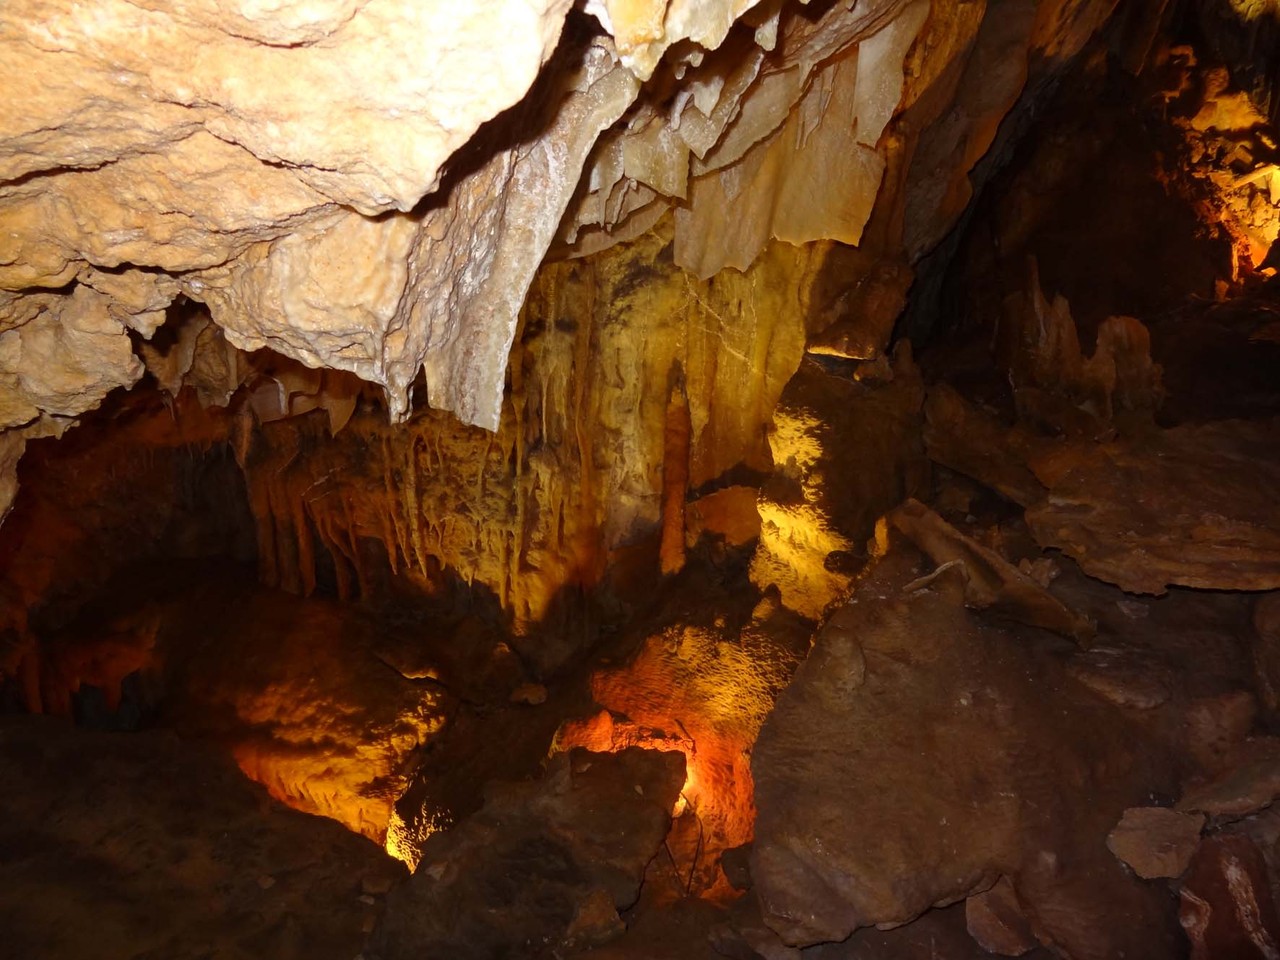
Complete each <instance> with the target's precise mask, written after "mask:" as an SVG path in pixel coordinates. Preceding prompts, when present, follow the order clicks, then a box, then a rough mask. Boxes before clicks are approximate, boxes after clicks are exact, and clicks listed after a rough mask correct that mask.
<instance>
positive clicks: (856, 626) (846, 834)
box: [751, 552, 1171, 958]
mask: <svg viewBox="0 0 1280 960" xmlns="http://www.w3.org/2000/svg"><path fill="white" fill-rule="evenodd" d="M915 574H916V569H915V567H914V563H913V562H910V561H907V560H906V558H905V557H904V556H903V555H901V554H895V553H893V552H891V553H890V554H889V556H888V558H887V559H885V560H882V561H880V563H879V564H878V565H877V566H876V567H875V568H874V571H873V572H872V574H871V575H869V576H867V577H865V578H864V579H863V580H862V581H860V583H859V588H858V590H857V592H856V593H855V594H854V597H853V599H852V601H851V602H850V608H849V609H850V610H851V611H853V612H852V613H851V616H852V619H853V621H854V623H853V624H852V625H851V626H850V630H851V632H852V634H853V635H854V636H856V637H857V647H858V656H857V657H851V656H850V654H849V652H848V651H846V652H844V653H841V652H840V651H839V650H838V649H837V648H835V647H831V646H830V645H829V644H826V643H824V641H823V638H821V637H820V638H819V640H818V643H817V645H815V647H814V649H813V651H812V653H811V654H810V657H809V659H808V660H807V661H806V662H805V663H804V664H802V665H801V667H800V669H799V671H798V672H797V674H796V678H795V680H794V681H793V683H792V685H791V686H790V687H789V688H788V689H787V690H786V691H784V692H783V694H782V696H781V697H780V698H779V701H778V706H777V707H776V708H775V710H774V713H773V714H772V715H771V716H770V718H769V720H768V721H767V722H766V723H765V726H764V729H763V730H762V732H761V736H760V740H759V741H758V743H757V745H756V749H755V753H754V756H753V761H752V769H753V773H754V775H755V779H756V803H757V807H758V810H759V816H758V819H757V823H756V838H755V843H754V846H753V851H752V858H751V866H752V878H753V880H754V883H755V886H754V889H755V891H756V893H757V894H758V895H759V897H760V900H761V903H762V905H763V908H764V914H765V919H766V921H767V922H768V923H769V924H770V926H772V927H773V928H774V929H776V930H777V931H778V932H779V933H780V934H781V935H782V938H783V940H784V941H786V942H788V943H792V944H806V943H814V942H818V941H823V940H833V939H835V940H838V939H842V938H843V937H845V936H847V935H848V933H849V932H850V931H851V930H853V929H855V928H856V927H860V926H864V925H867V924H892V923H902V922H905V921H907V920H910V919H911V918H913V917H915V916H917V915H918V914H919V913H921V912H922V911H924V910H925V909H927V908H928V907H929V906H931V905H933V904H935V903H946V902H950V901H953V900H956V899H959V898H962V897H964V896H967V895H970V894H972V893H976V892H979V891H981V890H983V889H986V888H987V887H989V886H990V885H991V884H992V883H993V882H994V881H995V880H996V878H997V877H998V876H1000V875H1002V874H1003V875H1006V876H1009V877H1010V878H1011V880H1012V882H1013V884H1014V887H1015V889H1016V890H1017V893H1018V897H1019V900H1020V902H1021V903H1022V904H1023V906H1024V909H1025V910H1026V913H1027V916H1028V919H1029V920H1030V922H1031V924H1032V927H1033V929H1035V930H1036V931H1037V933H1038V934H1039V935H1040V936H1041V937H1042V938H1045V937H1049V938H1052V940H1053V942H1054V943H1056V944H1058V946H1059V949H1061V950H1063V951H1064V952H1065V953H1066V954H1067V955H1068V956H1072V957H1099V958H1101V957H1104V956H1114V955H1116V954H1117V953H1118V952H1119V951H1121V950H1123V951H1124V952H1126V953H1127V954H1129V955H1132V956H1152V957H1157V956H1164V955H1165V951H1167V950H1168V949H1171V947H1170V941H1169V940H1168V939H1167V935H1168V924H1167V921H1168V920H1169V919H1170V918H1169V917H1168V915H1167V914H1166V913H1165V912H1164V911H1165V908H1164V906H1162V904H1161V902H1160V899H1159V897H1158V896H1157V895H1153V894H1152V892H1151V891H1148V890H1146V889H1145V888H1143V887H1141V886H1139V885H1137V881H1133V880H1132V879H1131V878H1127V877H1126V876H1125V874H1124V872H1123V870H1122V869H1121V868H1120V866H1119V865H1118V864H1117V863H1116V862H1115V860H1114V858H1112V857H1111V856H1110V854H1109V853H1107V852H1106V850H1105V846H1103V844H1102V842H1101V840H1102V837H1104V836H1105V834H1106V832H1107V831H1108V830H1110V829H1111V827H1112V826H1113V825H1114V823H1115V821H1116V819H1118V818H1119V815H1120V811H1121V810H1122V809H1124V808H1125V807H1126V806H1129V805H1132V803H1133V802H1135V801H1138V800H1139V799H1140V798H1142V797H1144V796H1145V795H1146V794H1147V792H1148V791H1149V790H1150V789H1152V788H1153V787H1154V786H1156V784H1157V781H1159V780H1160V779H1161V776H1162V775H1160V774H1158V773H1156V772H1155V769H1154V768H1152V767H1150V766H1148V764H1150V763H1152V762H1153V760H1154V756H1155V755H1156V753H1157V752H1158V748H1156V747H1155V746H1154V745H1153V744H1151V743H1150V742H1147V741H1146V737H1145V736H1144V735H1143V734H1141V733H1139V732H1138V730H1137V729H1136V728H1135V727H1133V726H1131V724H1130V722H1129V721H1127V720H1126V719H1124V718H1123V717H1122V716H1121V715H1120V714H1119V713H1118V712H1117V711H1115V710H1114V708H1112V707H1110V706H1109V705H1105V704H1102V703H1100V702H1096V701H1093V700H1092V698H1091V696H1090V695H1089V694H1087V693H1086V692H1085V691H1084V690H1082V689H1081V688H1079V687H1077V686H1075V684H1074V683H1073V682H1072V681H1071V680H1069V679H1068V678H1067V677H1065V676H1064V675H1063V673H1062V672H1061V667H1060V666H1057V665H1055V664H1053V663H1052V661H1050V660H1046V659H1044V658H1042V657H1040V656H1037V655H1036V654H1035V652H1034V649H1033V646H1032V645H1029V644H1028V639H1027V638H1026V637H1021V638H1015V637H1014V636H1012V635H1011V634H1009V633H1007V632H1004V631H1001V630H997V629H994V628H992V627H990V626H986V625H981V624H980V623H978V622H977V621H975V620H974V619H973V615H972V614H970V613H968V612H966V611H965V610H964V608H963V593H962V591H961V590H960V588H959V586H958V585H957V586H956V588H955V589H951V588H949V587H947V585H946V584H945V583H944V582H943V581H942V580H938V581H935V584H934V586H932V587H931V588H930V589H928V590H924V591H919V592H916V593H912V594H908V595H905V596H904V595H903V594H902V592H901V591H902V588H903V586H905V585H906V584H907V583H909V582H910V581H911V580H912V579H913V578H914V576H915ZM859 675H861V680H860V681H859ZM889 704H892V705H894V706H893V707H892V708H889V707H888V706H887V705H889ZM1051 704H1052V705H1051ZM1086 717H1088V718H1091V719H1085V718H1086ZM1059 724H1061V725H1059ZM1082 731H1088V733H1087V734H1084V735H1083V736H1082ZM904 755H911V756H917V757H918V756H924V757H927V758H928V762H927V763H913V764H904V763H903V762H902V760H901V758H902V756H904ZM1102 770H1106V771H1107V773H1106V774H1105V775H1102V776H1101V778H1100V779H1099V771H1102ZM1081 796H1087V797H1089V802H1088V803H1087V804H1083V805H1082V804H1081V803H1080V802H1079V798H1080V797H1081ZM1125 798H1128V799H1127V800H1126V799H1125ZM872 825H874V826H873V828H872ZM1089 835H1092V836H1093V837H1094V840H1093V841H1087V840H1083V839H1082V838H1083V837H1085V836H1089ZM1094 844H1096V847H1097V848H1100V849H1101V853H1099V852H1098V850H1097V849H1095V848H1094ZM1090 851H1092V852H1090ZM1111 911H1116V913H1115V914H1114V916H1115V920H1114V922H1112V921H1102V920H1100V919H1099V917H1100V916H1102V915H1104V914H1106V915H1111ZM1125 911H1130V912H1131V917H1130V921H1129V922H1124V921H1121V920H1120V917H1121V916H1122V915H1123V914H1124V912H1125ZM1138 916H1141V917H1144V918H1145V920H1144V921H1143V922H1142V923H1137V922H1136V921H1134V920H1133V919H1132V918H1133V917H1138ZM1131 924H1133V925H1136V926H1142V927H1144V929H1145V930H1146V931H1148V932H1145V933H1143V934H1142V935H1140V936H1139V935H1133V934H1131V933H1125V932H1123V931H1124V930H1126V929H1129V930H1132V929H1135V926H1132V925H1131ZM1152 930H1156V931H1164V933H1162V934H1160V935H1158V936H1156V937H1155V938H1154V939H1153V938H1152V936H1151V934H1150V932H1149V931H1152ZM1122 941H1123V942H1122Z"/></svg>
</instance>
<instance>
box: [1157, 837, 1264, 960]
mask: <svg viewBox="0 0 1280 960" xmlns="http://www.w3.org/2000/svg"><path fill="white" fill-rule="evenodd" d="M1181 897H1182V906H1181V913H1180V919H1181V921H1182V927H1183V929H1184V930H1185V931H1186V933H1187V938H1188V939H1189V940H1190V941H1191V956H1192V960H1215V958H1218V957H1223V958H1225V957H1230V958H1232V960H1251V958H1258V960H1274V958H1275V957H1280V916H1277V911H1276V905H1275V902H1274V900H1273V899H1272V896H1271V890H1270V887H1269V885H1268V882H1267V868H1266V863H1265V861H1264V859H1263V856H1262V853H1261V852H1260V851H1259V850H1258V848H1257V846H1256V845H1255V844H1254V843H1253V841H1251V840H1250V839H1248V838H1247V837H1244V836H1238V835H1237V836H1232V835H1223V836H1216V837H1210V838H1209V839H1207V840H1205V841H1204V843H1202V844H1201V845H1200V850H1199V851H1198V852H1197V853H1196V856H1195V858H1194V859H1193V860H1192V863H1191V867H1190V869H1189V870H1188V872H1187V875H1186V877H1185V879H1184V880H1183V884H1182V890H1181Z"/></svg>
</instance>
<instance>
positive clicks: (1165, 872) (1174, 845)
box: [1107, 807, 1204, 879]
mask: <svg viewBox="0 0 1280 960" xmlns="http://www.w3.org/2000/svg"><path fill="white" fill-rule="evenodd" d="M1203 828H1204V817H1203V816H1202V815H1199V814H1187V813H1179V812H1178V811H1176V810H1170V809H1168V808H1167V807H1132V808H1130V809H1128V810H1126V811H1125V812H1124V816H1123V817H1121V818H1120V822H1119V823H1118V824H1116V828H1115V829H1114V830H1112V831H1111V833H1109V834H1108V835H1107V848H1108V849H1110V851H1111V852H1112V853H1114V854H1115V855H1116V856H1117V857H1119V858H1120V859H1121V860H1123V861H1124V862H1125V863H1127V864H1128V865H1129V866H1130V867H1132V868H1133V872H1134V873H1136V874H1137V875H1138V876H1140V877H1144V878H1146V879H1151V878H1153V877H1180V876H1182V873H1183V871H1184V870H1186V869H1187V865H1188V864H1189V863H1190V862H1191V857H1192V855H1193V854H1194V853H1195V852H1196V846H1197V845H1198V844H1199V843H1200V831H1201V830H1202V829H1203Z"/></svg>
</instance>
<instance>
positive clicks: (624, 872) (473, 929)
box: [372, 749, 684, 960]
mask: <svg viewBox="0 0 1280 960" xmlns="http://www.w3.org/2000/svg"><path fill="white" fill-rule="evenodd" d="M683 781H684V757H683V756H682V755H681V754H679V753H675V752H672V753H659V752H656V751H646V750H636V749H631V750H624V751H622V752H621V753H617V754H593V753H590V752H588V751H585V750H578V751H574V752H572V753H570V754H565V755H562V756H560V757H558V758H556V759H554V760H552V761H551V763H550V767H549V769H548V771H547V773H546V775H545V776H544V778H543V779H542V780H540V781H537V782H534V783H523V784H506V785H494V786H493V787H491V788H490V790H489V791H488V794H487V798H486V803H485V806H484V808H483V809H481V810H480V811H479V812H478V813H476V814H474V815H473V816H471V817H470V818H469V819H467V820H466V821H465V822H464V823H463V824H461V825H460V826H458V827H455V828H454V829H452V830H449V831H447V832H444V833H439V834H436V835H434V836H432V837H430V838H428V840H427V842H426V844H425V845H424V847H423V849H422V859H421V861H420V862H419V864H418V868H417V871H416V872H415V873H414V875H413V878H412V879H411V880H410V881H409V883H407V884H406V885H404V886H403V887H401V888H400V889H399V890H397V891H395V892H394V893H393V894H392V895H391V897H390V898H389V900H388V903H387V913H386V916H385V917H384V919H383V923H382V925H381V927H380V928H379V930H378V931H377V932H376V933H375V935H374V938H373V941H372V943H373V945H374V949H375V950H376V951H377V954H378V955H379V956H381V957H383V958H385V960H400V958H406V960H407V958H415V960H416V958H420V957H424V956H449V957H459V958H471V957H474V958H492V960H498V958H503V957H509V958H518V957H535V956H541V955H543V953H544V951H545V950H546V949H547V948H548V946H549V945H556V946H559V947H560V948H561V949H563V948H564V947H565V946H572V945H573V944H572V942H570V941H572V939H573V937H572V934H571V930H573V928H574V927H575V924H577V925H578V927H579V929H580V930H581V929H582V925H583V924H584V923H585V921H584V919H583V918H584V916H585V912H589V911H591V910H593V909H598V907H593V906H592V904H593V903H595V902H596V901H597V900H598V898H599V893H600V892H603V893H604V894H605V895H606V896H607V897H608V899H609V903H610V905H611V907H612V908H613V909H614V910H621V909H625V908H626V907H629V906H631V905H632V904H633V903H634V902H635V900H636V898H637V896H638V893H639V889H640V881H641V878H642V876H643V875H644V871H645V867H646V865H647V864H648V862H649V861H650V860H651V859H652V858H653V857H654V855H655V854H656V853H657V852H658V850H659V848H660V847H661V845H662V840H663V837H665V836H666V833H667V830H668V828H669V827H670V824H671V810H672V807H673V806H674V804H675V802H676V798H677V796H678V795H679V792H680V785H681V784H682V783H683ZM597 929H598V928H597Z"/></svg>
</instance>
